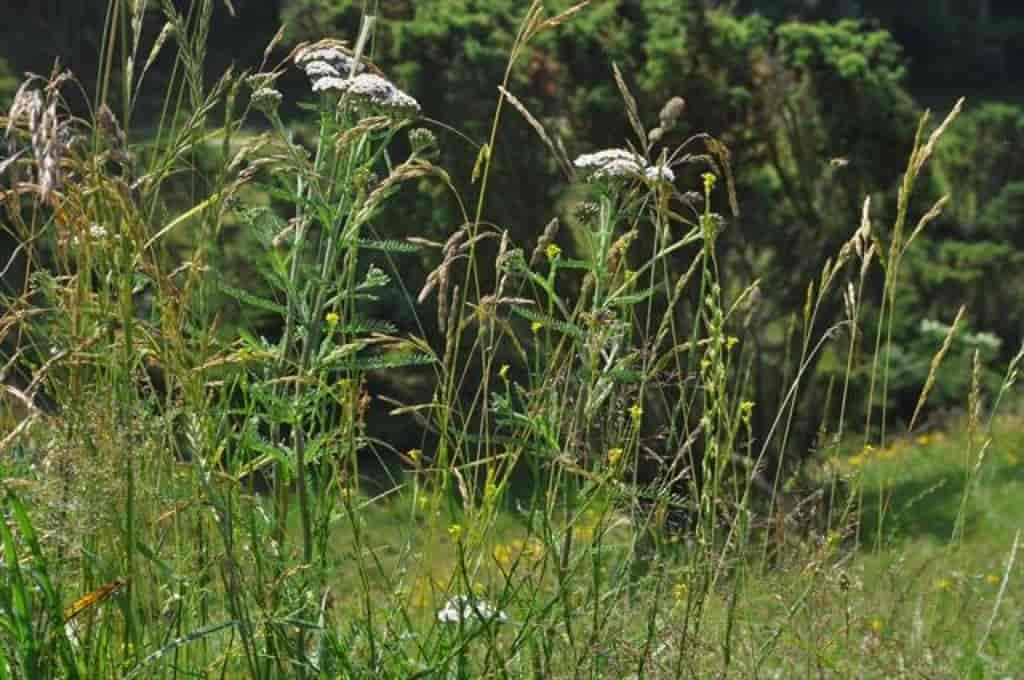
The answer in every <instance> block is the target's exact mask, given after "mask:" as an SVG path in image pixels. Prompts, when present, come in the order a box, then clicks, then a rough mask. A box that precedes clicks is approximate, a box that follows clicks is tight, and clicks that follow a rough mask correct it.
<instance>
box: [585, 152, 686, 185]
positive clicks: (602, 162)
mask: <svg viewBox="0 0 1024 680" xmlns="http://www.w3.org/2000/svg"><path fill="white" fill-rule="evenodd" d="M573 165H575V166H576V167H577V168H579V169H580V170H582V171H583V172H584V173H585V174H586V175H587V177H588V178H589V179H592V180H609V179H619V178H624V179H632V178H635V177H642V178H645V179H647V180H648V181H651V182H673V181H675V178H676V176H675V173H673V172H672V170H671V169H670V168H669V167H667V166H656V165H647V162H646V161H645V160H644V158H643V156H641V155H639V154H636V153H633V152H632V151H628V150H626V149H604V150H603V151H597V152H595V153H587V154H583V155H582V156H580V157H579V158H577V159H576V160H575V161H573Z"/></svg>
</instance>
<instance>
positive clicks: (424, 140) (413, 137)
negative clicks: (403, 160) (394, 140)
mask: <svg viewBox="0 0 1024 680" xmlns="http://www.w3.org/2000/svg"><path fill="white" fill-rule="evenodd" d="M409 143H410V144H411V145H412V150H413V152H414V153H418V154H423V153H427V152H429V151H433V150H434V149H436V148H437V136H436V135H435V134H434V133H433V132H432V131H431V130H428V129H427V128H416V129H414V130H410V131H409Z"/></svg>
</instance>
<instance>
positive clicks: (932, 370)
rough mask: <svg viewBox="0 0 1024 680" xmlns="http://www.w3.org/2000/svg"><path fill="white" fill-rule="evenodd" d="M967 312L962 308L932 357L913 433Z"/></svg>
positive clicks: (911, 419) (914, 417)
mask: <svg viewBox="0 0 1024 680" xmlns="http://www.w3.org/2000/svg"><path fill="white" fill-rule="evenodd" d="M966 311H967V308H966V307H963V306H961V307H960V310H959V311H958V312H957V313H956V318H955V319H953V325H952V326H950V328H949V333H947V334H946V339H945V340H944V341H943V342H942V347H940V348H939V351H938V352H936V354H935V356H934V357H932V363H931V366H930V367H929V368H928V379H927V380H925V382H924V387H922V388H921V396H920V397H918V399H917V406H915V407H914V415H913V416H912V417H911V418H910V428H909V429H910V430H911V431H913V429H914V424H915V423H916V422H917V417H918V415H920V413H921V408H922V407H923V406H924V404H925V402H926V401H927V400H928V395H929V394H930V393H931V391H932V388H933V387H934V386H935V376H936V374H937V373H938V372H939V366H940V365H941V364H942V360H943V359H944V358H945V356H946V352H948V351H949V348H950V346H951V345H952V344H953V336H955V335H956V331H957V329H958V328H959V327H960V320H961V319H962V318H963V316H964V312H966Z"/></svg>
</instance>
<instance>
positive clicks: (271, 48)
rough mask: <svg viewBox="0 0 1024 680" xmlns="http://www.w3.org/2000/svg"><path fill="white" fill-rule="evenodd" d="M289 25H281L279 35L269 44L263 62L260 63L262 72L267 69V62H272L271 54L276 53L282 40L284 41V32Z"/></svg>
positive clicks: (275, 35) (264, 51) (276, 34)
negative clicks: (275, 50) (275, 49)
mask: <svg viewBox="0 0 1024 680" xmlns="http://www.w3.org/2000/svg"><path fill="white" fill-rule="evenodd" d="M287 26H288V25H287V24H281V28H279V29H277V33H275V34H274V37H273V38H271V39H270V42H269V43H267V47H266V48H265V49H264V50H263V61H262V62H261V63H260V70H261V71H263V70H265V69H266V68H267V62H268V61H269V60H270V53H271V52H273V51H274V48H275V47H277V46H278V45H279V44H280V43H281V41H282V40H284V30H285V28H287Z"/></svg>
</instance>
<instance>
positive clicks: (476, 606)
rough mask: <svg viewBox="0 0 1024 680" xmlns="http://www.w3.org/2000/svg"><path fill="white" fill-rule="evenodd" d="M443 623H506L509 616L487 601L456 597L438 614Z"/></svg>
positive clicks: (463, 596)
mask: <svg viewBox="0 0 1024 680" xmlns="http://www.w3.org/2000/svg"><path fill="white" fill-rule="evenodd" d="M437 620H438V621H440V622H441V623H506V622H507V621H508V616H507V615H506V614H505V612H503V611H500V610H499V609H496V608H495V607H494V605H492V604H491V603H490V602H488V601H487V600H482V599H476V598H474V597H472V596H470V595H456V596H455V597H453V598H452V599H450V600H448V602H446V603H445V605H444V608H443V609H441V610H440V611H439V612H437Z"/></svg>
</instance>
